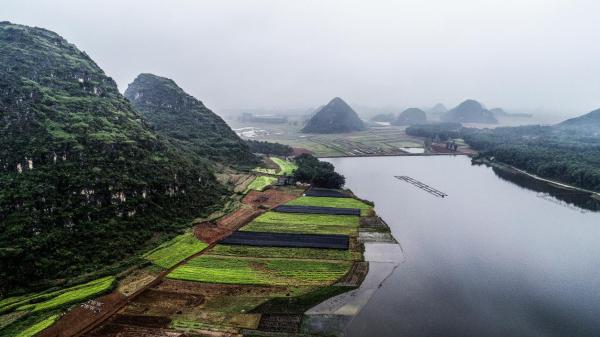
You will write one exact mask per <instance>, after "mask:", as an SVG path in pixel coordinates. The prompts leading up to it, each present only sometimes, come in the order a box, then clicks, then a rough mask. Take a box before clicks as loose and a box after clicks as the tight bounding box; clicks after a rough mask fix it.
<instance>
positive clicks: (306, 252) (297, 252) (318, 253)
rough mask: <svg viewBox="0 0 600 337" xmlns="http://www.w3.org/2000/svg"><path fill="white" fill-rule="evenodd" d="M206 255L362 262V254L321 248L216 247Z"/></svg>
mask: <svg viewBox="0 0 600 337" xmlns="http://www.w3.org/2000/svg"><path fill="white" fill-rule="evenodd" d="M205 254H206V255H219V256H238V257H240V256H241V257H259V258H291V259H322V260H344V261H352V260H360V259H361V253H360V252H353V251H350V250H340V249H320V248H284V247H255V246H244V245H216V246H215V247H213V249H211V250H209V251H207V252H206V253H205Z"/></svg>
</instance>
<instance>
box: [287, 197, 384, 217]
mask: <svg viewBox="0 0 600 337" xmlns="http://www.w3.org/2000/svg"><path fill="white" fill-rule="evenodd" d="M286 205H292V206H319V207H336V208H359V209H360V213H361V215H362V216H366V215H368V214H369V212H370V211H371V210H372V209H373V207H372V206H371V205H368V204H365V203H364V202H362V201H360V200H357V199H354V198H333V197H300V198H298V199H294V200H292V201H290V202H288V203H286Z"/></svg>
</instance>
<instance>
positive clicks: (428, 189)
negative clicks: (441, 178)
mask: <svg viewBox="0 0 600 337" xmlns="http://www.w3.org/2000/svg"><path fill="white" fill-rule="evenodd" d="M394 177H395V178H396V179H399V180H404V181H406V182H407V183H410V184H413V185H415V186H417V187H418V188H420V189H422V190H424V191H426V192H428V193H430V194H433V195H435V196H436V197H440V198H445V197H447V196H448V194H446V193H444V192H442V191H440V190H437V189H435V188H433V187H431V186H429V185H427V184H425V183H422V182H420V181H418V180H416V179H414V178H411V177H409V176H394Z"/></svg>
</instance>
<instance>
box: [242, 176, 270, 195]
mask: <svg viewBox="0 0 600 337" xmlns="http://www.w3.org/2000/svg"><path fill="white" fill-rule="evenodd" d="M276 181H277V178H275V177H268V176H260V177H256V178H254V180H252V182H251V183H250V185H248V187H246V191H244V193H248V192H249V191H250V190H255V191H262V190H264V189H265V187H267V186H269V185H272V184H274V183H275V182H276Z"/></svg>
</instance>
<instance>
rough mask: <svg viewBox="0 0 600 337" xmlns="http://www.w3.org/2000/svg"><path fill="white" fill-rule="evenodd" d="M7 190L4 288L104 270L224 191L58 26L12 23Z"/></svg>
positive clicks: (2, 60) (2, 220) (1, 119)
mask: <svg viewBox="0 0 600 337" xmlns="http://www.w3.org/2000/svg"><path fill="white" fill-rule="evenodd" d="M0 186H2V188H1V190H0V228H1V229H2V230H1V231H0V247H1V248H0V293H3V292H5V291H11V290H14V289H18V288H27V287H33V286H36V285H38V283H44V282H46V281H48V280H51V279H58V278H65V277H71V276H74V275H78V274H81V273H93V272H97V271H101V270H102V268H103V267H105V266H108V265H110V264H112V263H114V262H116V261H119V260H121V259H124V258H126V257H127V256H129V255H130V254H131V253H133V252H135V251H136V250H139V249H140V248H143V245H144V243H145V242H147V240H148V239H150V238H151V237H152V236H154V235H156V234H157V233H164V232H169V231H172V230H173V229H174V228H176V227H177V226H181V225H182V222H178V221H177V219H181V218H186V217H190V216H195V215H198V214H199V213H201V212H202V211H203V210H204V209H205V207H207V206H209V205H212V204H214V203H215V202H216V201H218V200H219V197H220V195H221V193H222V188H221V187H220V185H219V184H217V183H216V182H215V179H214V177H213V175H212V173H211V172H210V171H209V170H208V169H207V168H205V167H203V166H201V165H196V164H193V163H192V162H191V161H190V160H188V159H187V158H186V156H184V155H183V154H182V153H181V152H180V151H178V150H176V149H175V148H173V146H172V145H170V144H169V143H168V142H165V141H164V140H163V139H161V137H160V136H157V135H156V134H155V133H154V132H153V131H152V130H151V129H150V128H149V127H148V125H147V124H146V123H145V122H144V121H143V119H142V117H141V116H140V115H139V114H138V113H136V112H135V111H134V110H133V108H132V107H131V105H130V104H129V102H128V101H127V100H126V99H125V98H124V97H123V96H122V95H121V94H120V93H119V92H118V90H117V86H116V85H115V83H114V81H113V80H112V79H111V78H110V77H108V76H106V75H105V74H104V72H103V71H102V70H101V69H100V68H99V67H98V66H97V65H96V64H95V63H94V61H92V59H91V58H90V57H89V56H88V55H86V54H85V53H84V52H81V51H80V50H78V49H77V48H76V47H75V46H74V45H72V44H70V43H68V42H67V41H66V40H64V39H63V38H61V37H60V36H59V35H57V34H55V33H53V32H50V31H47V30H44V29H41V28H31V27H26V26H21V25H15V24H11V23H8V22H2V23H0ZM46 283H47V282H46ZM46 283H44V284H46Z"/></svg>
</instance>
